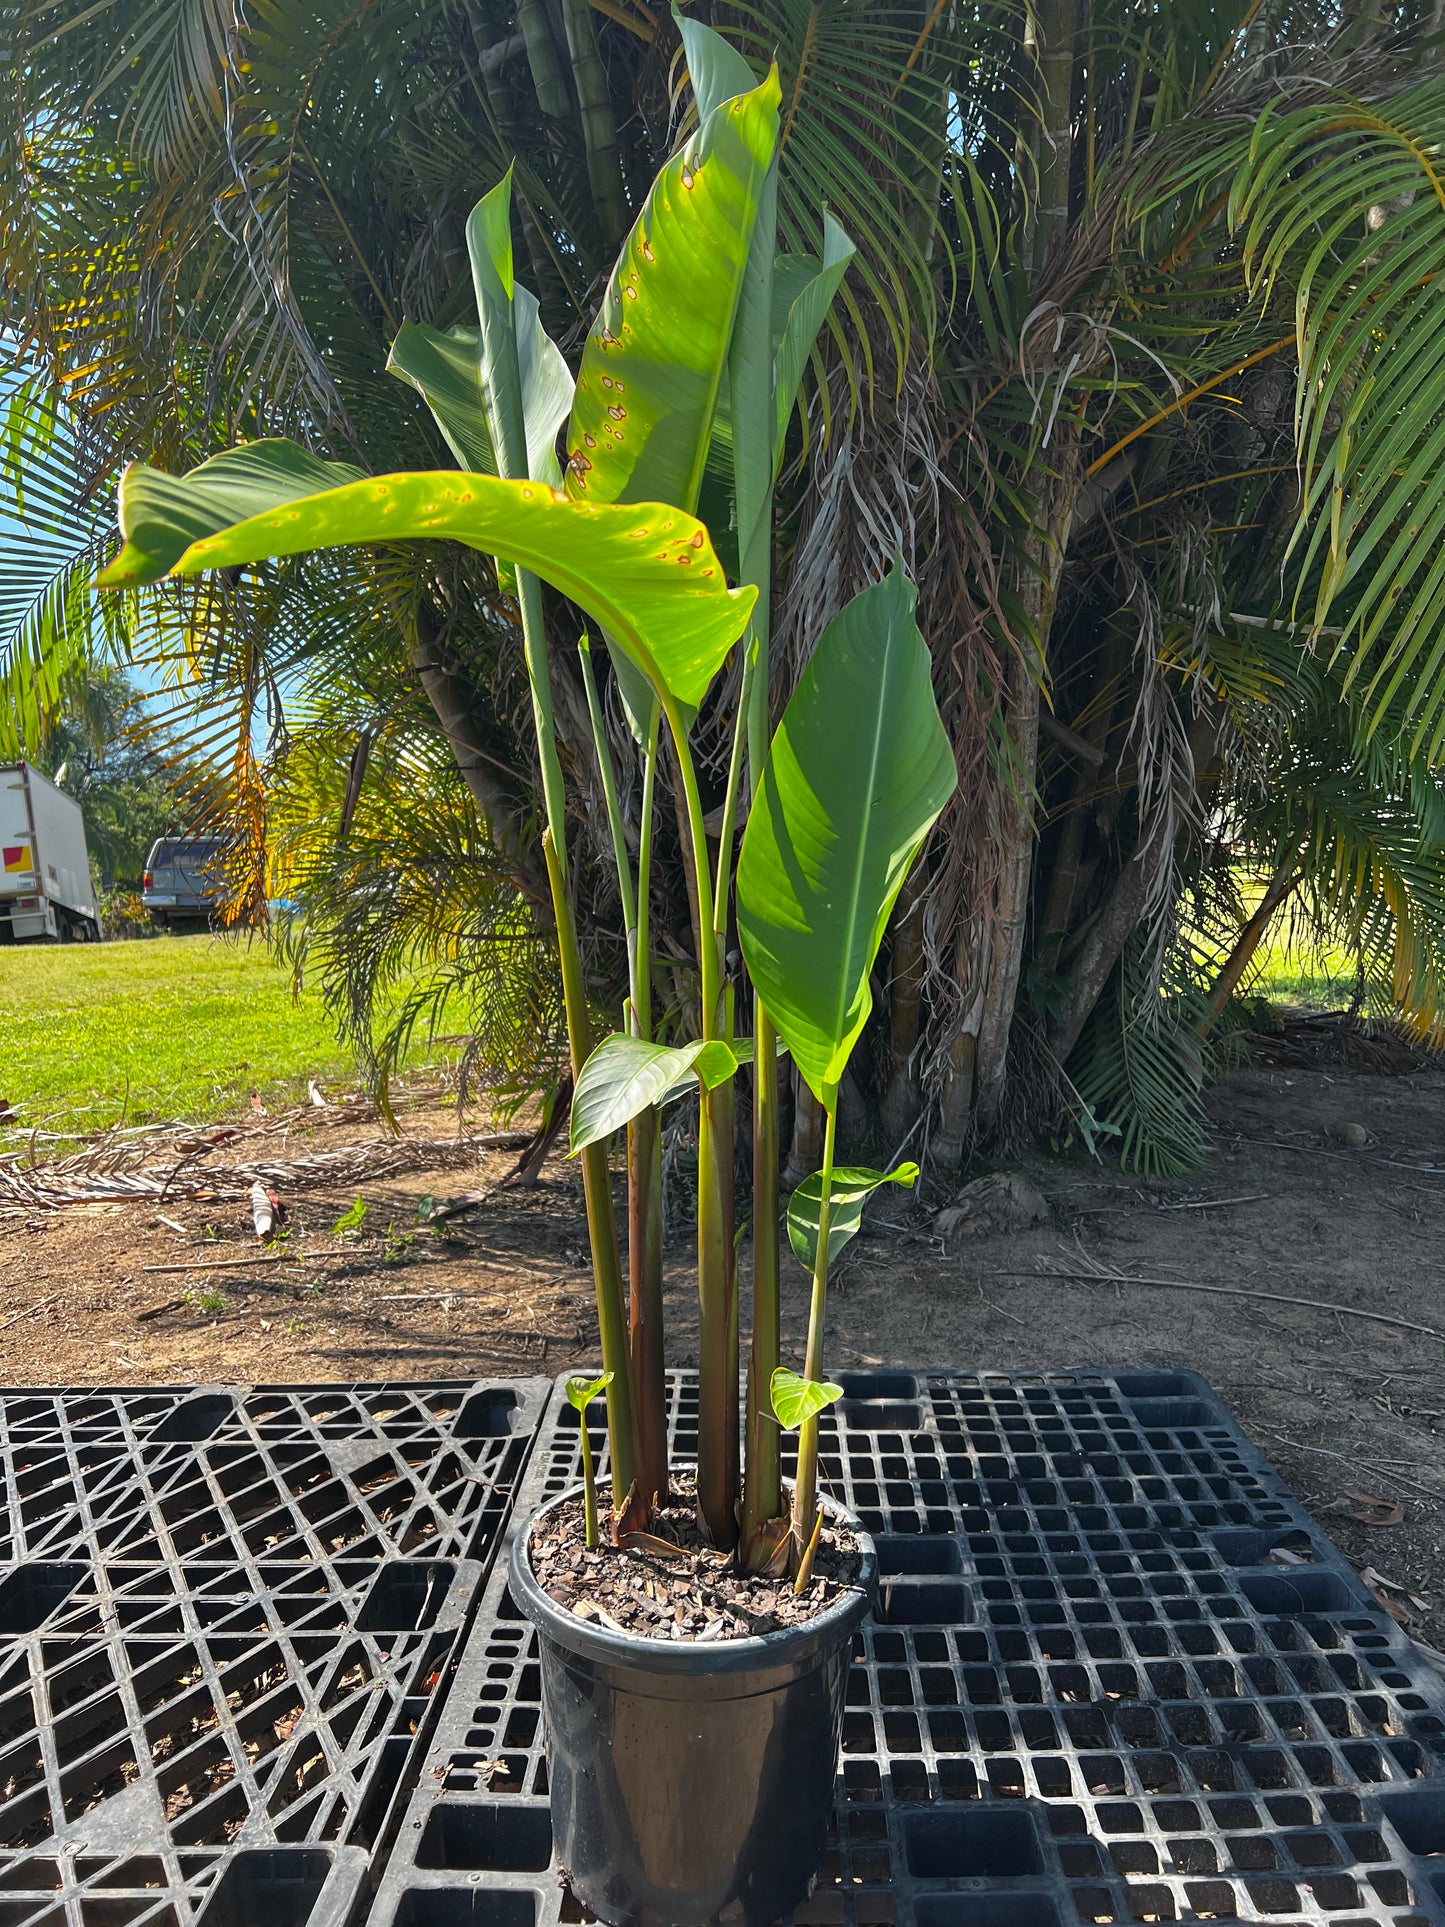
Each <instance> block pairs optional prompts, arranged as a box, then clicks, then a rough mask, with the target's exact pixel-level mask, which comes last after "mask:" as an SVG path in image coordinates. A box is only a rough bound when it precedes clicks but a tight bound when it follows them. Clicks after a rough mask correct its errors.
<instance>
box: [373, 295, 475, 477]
mask: <svg viewBox="0 0 1445 1927" xmlns="http://www.w3.org/2000/svg"><path fill="white" fill-rule="evenodd" d="M480 342H481V337H480V335H479V334H478V332H477V330H476V329H475V328H452V329H450V330H449V331H448V332H447V333H446V334H443V333H442V331H441V329H440V328H429V327H427V325H426V324H425V322H417V321H404V322H403V323H402V324H401V327H400V329H399V330H398V331H397V337H396V340H395V341H393V342H392V344H391V353H390V354H389V355H388V356H387V358H386V372H387V373H388V374H389V375H395V376H396V378H397V380H398V381H404V382H406V384H407V385H408V387H411V388H414V389H415V390H416V391H417V393H418V394H419V395H420V396H421V398H422V400H423V401H424V402H425V403H426V405H427V407H428V408H429V409H430V410H431V412H432V414H433V416H434V417H435V418H436V425H437V427H438V428H439V429H440V430H441V432H442V434H443V436H444V437H445V438H446V444H447V447H448V448H449V449H450V450H451V451H452V453H453V455H455V456H456V458H457V466H458V467H459V468H465V469H470V470H471V472H472V473H473V474H475V475H495V474H496V472H497V457H496V452H495V450H494V449H493V447H492V434H491V430H490V429H489V428H488V427H487V411H486V404H485V402H484V401H483V398H482V372H481V364H480V362H479V360H478V354H479V350H480Z"/></svg>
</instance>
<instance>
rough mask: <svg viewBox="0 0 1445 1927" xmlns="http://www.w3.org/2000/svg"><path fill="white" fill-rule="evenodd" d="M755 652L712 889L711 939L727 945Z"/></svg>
mask: <svg viewBox="0 0 1445 1927" xmlns="http://www.w3.org/2000/svg"><path fill="white" fill-rule="evenodd" d="M756 660H757V652H756V650H754V649H751V648H750V649H749V650H748V653H747V655H746V656H745V657H744V658H743V680H742V688H741V689H740V690H739V691H738V716H737V722H736V724H735V726H734V728H733V747H732V754H731V755H730V757H729V758H728V782H727V789H726V790H725V791H724V793H723V810H722V828H721V830H720V832H719V838H718V851H717V881H716V883H715V885H714V887H713V912H712V928H713V935H714V936H715V937H716V938H717V940H718V942H719V943H721V944H723V945H724V946H725V945H726V942H727V927H728V898H729V887H730V884H731V882H732V867H733V866H732V849H733V828H734V825H735V824H736V822H737V814H738V792H739V790H740V789H741V787H742V774H743V745H744V743H745V742H746V740H747V720H748V708H749V704H750V701H751V697H752V690H753V668H754V664H755V662H756Z"/></svg>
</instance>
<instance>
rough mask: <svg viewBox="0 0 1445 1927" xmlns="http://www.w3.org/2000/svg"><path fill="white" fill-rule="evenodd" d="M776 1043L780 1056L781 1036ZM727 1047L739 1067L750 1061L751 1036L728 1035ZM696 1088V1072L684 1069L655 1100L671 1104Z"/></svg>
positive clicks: (751, 1049)
mask: <svg viewBox="0 0 1445 1927" xmlns="http://www.w3.org/2000/svg"><path fill="white" fill-rule="evenodd" d="M776 1043H777V1055H778V1056H779V1057H781V1056H783V1055H784V1050H783V1040H782V1038H781V1037H780V1038H778V1039H777V1040H776ZM728 1049H729V1050H730V1051H731V1052H732V1054H733V1062H734V1064H735V1065H736V1066H737V1067H738V1068H739V1069H741V1068H742V1067H743V1066H744V1065H746V1064H751V1063H752V1061H753V1056H754V1049H755V1046H754V1041H753V1039H752V1038H751V1037H730V1038H729V1039H728ZM696 1089H697V1072H696V1071H695V1070H692V1069H688V1070H685V1071H684V1072H683V1073H682V1075H681V1077H679V1078H678V1079H677V1081H676V1082H675V1083H672V1084H669V1085H668V1087H667V1089H666V1090H665V1091H664V1092H663V1094H662V1096H661V1097H660V1098H659V1099H658V1100H657V1101H658V1104H659V1105H663V1104H671V1102H672V1101H673V1099H674V1098H676V1097H686V1095H687V1093H688V1092H689V1091H695V1090H696Z"/></svg>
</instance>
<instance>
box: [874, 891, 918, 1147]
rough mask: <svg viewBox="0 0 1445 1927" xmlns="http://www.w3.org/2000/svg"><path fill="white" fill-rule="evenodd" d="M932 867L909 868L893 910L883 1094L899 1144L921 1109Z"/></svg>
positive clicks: (885, 1114) (886, 1125) (891, 1133)
mask: <svg viewBox="0 0 1445 1927" xmlns="http://www.w3.org/2000/svg"><path fill="white" fill-rule="evenodd" d="M925 881H926V872H925V870H924V868H923V866H922V865H921V864H920V865H918V866H916V867H915V868H914V869H913V870H911V871H910V872H909V874H908V877H907V880H906V881H905V883H904V885H903V888H902V890H901V891H900V892H899V893H898V902H897V905H896V907H895V909H894V912H893V943H892V955H891V958H890V964H891V968H890V970H889V982H888V1059H889V1069H888V1088H887V1090H886V1091H885V1092H884V1094H883V1104H882V1119H883V1131H884V1135H885V1136H886V1137H887V1139H888V1142H889V1145H890V1146H892V1145H894V1144H896V1143H897V1142H898V1141H899V1139H900V1138H901V1137H902V1136H903V1134H904V1133H905V1132H906V1131H908V1130H909V1129H910V1127H911V1126H912V1124H913V1122H914V1120H915V1118H916V1117H917V1115H918V1080H917V1078H916V1077H915V1075H914V1072H913V1053H914V1051H915V1049H916V1048H917V1046H918V1033H919V1028H920V1022H921V1018H922V1012H923V906H924V884H925Z"/></svg>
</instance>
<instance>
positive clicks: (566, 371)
mask: <svg viewBox="0 0 1445 1927" xmlns="http://www.w3.org/2000/svg"><path fill="white" fill-rule="evenodd" d="M467 253H468V254H469V256H470V258H471V263H472V287H473V290H474V292H475V294H476V299H477V319H478V320H479V322H480V323H481V334H480V337H479V340H478V379H479V384H480V388H481V394H482V401H483V406H484V408H485V410H486V415H487V422H488V429H489V433H490V434H491V437H492V441H493V444H494V446H495V447H496V449H497V453H498V456H499V457H500V460H499V463H498V469H497V472H498V473H499V474H501V475H505V476H508V477H510V478H511V479H512V480H514V481H515V480H518V479H520V478H521V477H522V476H530V477H531V479H532V480H533V481H534V482H545V483H546V484H547V485H548V487H549V488H560V487H561V485H562V470H561V465H560V464H559V462H558V460H557V431H558V430H559V429H560V428H561V426H562V424H563V422H564V421H566V419H567V415H568V411H569V410H570V408H571V406H572V394H573V381H572V371H571V369H570V368H569V367H568V366H567V363H566V360H565V359H564V357H563V354H562V350H561V349H560V348H559V347H558V346H557V344H556V342H555V341H553V339H552V337H551V336H550V335H549V334H548V333H547V330H546V329H545V328H544V327H543V326H542V317H541V314H540V312H539V311H538V307H537V297H536V296H535V295H534V294H531V293H529V291H528V290H527V289H526V288H524V287H522V286H521V285H520V284H519V283H518V282H517V280H516V279H515V277H514V275H513V272H512V170H511V169H510V168H508V170H507V172H506V175H505V177H504V178H503V179H502V180H501V181H500V182H499V183H498V184H497V186H496V187H494V188H493V189H492V191H491V193H490V194H485V195H483V197H482V199H481V200H480V201H478V203H477V205H476V206H475V207H474V208H473V209H472V211H471V214H470V215H469V216H468V218H467Z"/></svg>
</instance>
